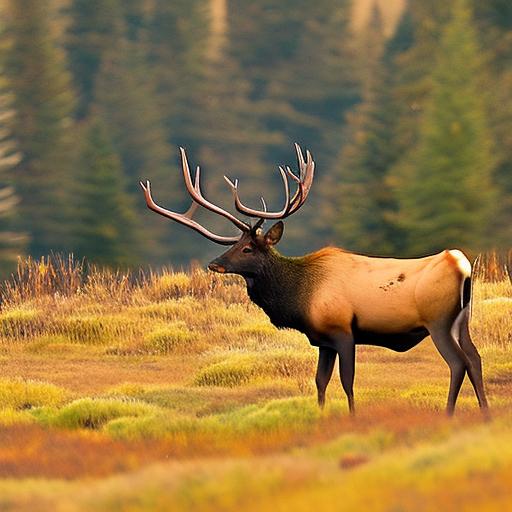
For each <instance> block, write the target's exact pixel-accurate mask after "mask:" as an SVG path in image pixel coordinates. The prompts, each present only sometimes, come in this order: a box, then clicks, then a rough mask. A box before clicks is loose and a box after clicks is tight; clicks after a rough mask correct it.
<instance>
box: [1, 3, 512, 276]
mask: <svg viewBox="0 0 512 512" xmlns="http://www.w3.org/2000/svg"><path fill="white" fill-rule="evenodd" d="M0 9H1V14H2V20H3V25H2V26H1V27H0V29H1V30H0V262H1V263H2V268H3V269H4V272H5V271H6V269H8V268H9V265H10V262H12V261H13V260H14V259H15V257H16V255H17V254H32V255H35V256H39V255H43V254H48V253H49V252H52V251H66V252H70V251H72V252H74V253H75V254H76V255H77V256H78V257H80V256H86V257H87V258H88V259H91V260H93V261H96V262H98V263H101V264H105V265H136V264H144V263H146V264H147V263H150V264H154V265H158V264H162V263H169V262H171V263H172V264H174V265H186V264H188V263H189V262H190V261H191V260H200V261H203V260H206V259H208V258H209V257H210V256H211V255H213V254H215V253H216V252H218V247H215V246H214V245H212V244H209V243H208V242H207V241H205V240H203V239H202V238H201V237H199V236H198V235H197V234H195V233H192V232H190V231H189V230H187V229H186V228H183V227H180V226H178V225H175V224H173V223H171V222H169V221H166V220H165V219H163V218H159V217H157V216H155V215H151V213H150V212H148V211H146V208H145V204H144V201H143V198H142V194H141V193H140V189H139V188H138V181H139V179H151V180H152V182H153V189H154V194H155V197H156V199H157V200H158V201H159V202H161V203H162V204H164V205H165V206H167V207H169V208H171V209H175V210H179V211H184V210H185V209H186V208H188V206H189V199H188V197H187V195H186V193H185V191H184V187H183V185H182V177H181V172H180V168H179V161H178V154H177V150H178V146H183V147H185V148H186V149H187V151H188V155H189V159H190V161H191V164H192V165H197V164H200V165H201V167H202V170H203V178H204V180H205V192H206V193H207V194H208V195H209V197H211V198H212V199H213V200H215V201H217V202H219V203H221V204H223V205H224V206H226V207H230V206H231V196H230V194H229V191H228V190H227V187H226V186H225V184H224V182H223V180H222V174H228V175H230V176H236V177H239V178H240V180H241V186H240V191H241V194H243V196H244V199H245V200H246V201H247V202H248V203H252V204H255V205H257V204H259V196H260V195H264V196H265V197H266V198H268V200H269V202H270V207H271V208H277V207H279V205H280V202H281V201H282V196H281V193H282V191H281V188H280V185H279V179H278V173H277V172H276V169H277V165H278V164H282V163H292V162H293V160H294V155H293V146H292V143H293V142H295V141H296V142H299V143H300V144H302V145H303V146H305V147H308V148H309V149H310V150H311V151H312V152H313V154H314V157H315V160H316V162H317V179H316V182H315V185H314V187H313V191H312V194H311V198H310V202H309V203H308V204H307V205H306V206H305V207H304V208H303V209H302V210H301V211H300V212H299V213H298V214H297V215H295V216H293V217H292V218H290V219H289V221H288V222H287V226H286V229H287V236H286V237H284V239H283V242H282V246H283V251H284V252H286V253H289V254H298V253H300V252H302V251H307V250H312V249H314V248H317V247H319V246H320V245H322V244H326V243H333V244H338V245H342V246H344V247H346V248H347V249H349V250H355V251H362V252H367V253H372V254H382V255H388V254H395V255H401V256H407V255H419V254H425V253H429V252H433V251H436V250H439V249H440V248H443V247H447V246H450V247H454V246H458V247H461V248H463V249H465V250H468V251H470V252H472V253H476V252H477V251H479V250H482V249H486V248H490V247H497V248H506V247H509V246H510V245H511V244H510V240H511V238H512V50H511V48H512V6H511V4H510V2H508V1H504V0H488V1H486V2H478V1H477V0H454V1H453V2H442V1H441V0H425V1H423V0H421V1H420V0H409V1H405V0H393V1H387V2H382V1H377V0H372V1H369V0H364V1H363V0H353V1H350V0H318V1H317V2H313V3H311V2H307V1H302V0H301V1H296V0H294V1H293V2H291V1H288V0H283V1H280V2H277V1H275V0H261V1H258V2H252V1H247V0H186V1H185V0H176V1H172V2H169V1H164V0H129V1H127V0H48V1H46V2H41V1H37V0H0ZM199 218H200V220H201V221H202V222H205V223H206V224H209V225H211V226H212V227H214V228H215V229H216V230H217V231H220V232H225V233H226V234H228V233H230V232H232V227H231V226H229V225H227V223H225V222H223V221H222V220H219V219H217V218H215V217H214V216H211V215H209V214H208V213H206V212H201V213H200V216H199Z"/></svg>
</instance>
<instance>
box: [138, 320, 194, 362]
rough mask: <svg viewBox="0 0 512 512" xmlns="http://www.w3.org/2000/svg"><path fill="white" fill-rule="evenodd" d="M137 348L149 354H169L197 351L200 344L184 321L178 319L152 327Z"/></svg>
mask: <svg viewBox="0 0 512 512" xmlns="http://www.w3.org/2000/svg"><path fill="white" fill-rule="evenodd" d="M137 348H138V349H139V350H141V351H143V352H147V353H150V354H171V353H189V352H197V351H200V350H201V348H202V345H201V344H199V343H198V342H197V335H194V333H192V332H191V331H190V330H189V329H188V328H187V326H186V324H185V322H182V321H178V322H172V323H170V324H167V325H165V326H160V327H158V328H156V329H154V330H153V331H151V332H150V333H148V334H147V335H146V336H145V338H144V341H143V342H142V343H141V344H139V345H138V347H137Z"/></svg>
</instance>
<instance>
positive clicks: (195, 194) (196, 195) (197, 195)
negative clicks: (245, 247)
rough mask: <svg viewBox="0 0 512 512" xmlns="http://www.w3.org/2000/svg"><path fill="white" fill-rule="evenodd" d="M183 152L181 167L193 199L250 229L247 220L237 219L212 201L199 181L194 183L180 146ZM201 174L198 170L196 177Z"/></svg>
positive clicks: (238, 225)
mask: <svg viewBox="0 0 512 512" xmlns="http://www.w3.org/2000/svg"><path fill="white" fill-rule="evenodd" d="M180 153H181V167H182V170H183V178H184V179H185V186H186V187H187V190H188V193H189V194H190V195H191V197H192V199H193V200H194V201H195V202H196V203H198V204H199V205H200V206H203V207H204V208H206V209H208V210H210V211H212V212H214V213H217V214H218V215H221V216H222V217H225V218H226V219H228V220H230V221H231V222H232V223H233V224H234V225H235V226H236V227H237V228H238V229H240V230H242V231H250V229H251V226H250V225H249V224H247V223H246V222H243V221H241V220H240V219H237V218H236V217H235V216H234V215H232V214H231V213H229V212H228V211H226V210H224V209H223V208H221V207H220V206H217V205H215V204H213V203H211V202H210V201H208V200H207V199H206V198H205V197H204V196H203V194H202V192H201V188H200V186H199V181H198V182H197V186H196V184H192V179H191V177H190V168H189V165H188V160H187V155H186V153H185V150H184V149H183V148H180ZM198 176H199V172H197V171H196V177H198Z"/></svg>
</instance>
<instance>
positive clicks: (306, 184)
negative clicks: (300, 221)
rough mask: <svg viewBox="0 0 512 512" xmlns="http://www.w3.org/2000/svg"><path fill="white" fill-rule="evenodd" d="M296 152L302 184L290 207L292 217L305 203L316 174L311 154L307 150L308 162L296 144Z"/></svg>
mask: <svg viewBox="0 0 512 512" xmlns="http://www.w3.org/2000/svg"><path fill="white" fill-rule="evenodd" d="M295 151H296V153H297V162H298V164H299V173H300V183H299V187H298V190H297V192H296V193H295V195H294V196H293V199H292V205H291V207H290V215H291V214H292V213H295V212H296V211H297V210H298V209H299V208H300V207H301V206H302V205H303V204H304V203H305V202H306V199H307V197H308V194H309V190H310V189H311V185H313V177H314V174H315V162H314V160H313V157H312V156H311V153H310V152H309V151H308V150H306V161H304V155H303V153H302V149H301V147H300V146H299V145H298V144H297V143H296V144H295Z"/></svg>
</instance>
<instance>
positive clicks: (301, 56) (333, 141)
mask: <svg viewBox="0 0 512 512" xmlns="http://www.w3.org/2000/svg"><path fill="white" fill-rule="evenodd" d="M230 16H231V20H232V21H231V22H230V26H231V27H232V31H233V48H234V49H235V50H236V52H235V57H236V59H237V60H238V61H239V62H240V64H241V67H242V70H243V72H244V75H245V76H246V77H247V78H248V79H249V81H250V82H251V85H252V91H251V94H250V98H251V99H252V100H253V101H257V102H258V104H259V110H260V116H262V121H263V126H265V127H266V129H268V130H271V131H274V132H278V133H281V134H282V139H283V141H284V142H283V143H282V144H280V145H279V146H278V147H272V148H269V150H268V151H267V157H266V160H267V162H268V165H269V167H271V166H272V167H274V166H275V165H276V164H277V163H283V162H289V161H290V150H289V148H290V144H291V143H293V142H299V143H300V144H301V145H302V146H303V147H304V146H307V147H308V149H310V150H311V151H312V153H313V156H314V158H315V162H316V164H317V178H316V182H315V186H314V189H313V191H312V194H311V196H310V199H309V201H308V207H309V208H310V211H312V210H311V209H313V210H315V211H317V212H320V213H321V214H319V215H315V216H311V215H310V216H308V217H307V218H308V220H307V221H305V220H304V219H305V218H306V217H304V218H301V214H303V212H304V211H306V209H304V210H303V211H301V212H300V213H299V214H297V215H296V216H294V217H293V218H291V219H290V220H289V222H288V223H287V237H286V238H285V240H283V243H284V246H285V250H289V249H291V250H292V251H293V252H301V251H303V250H306V249H307V248H311V246H312V245H320V244H321V243H322V242H325V238H327V237H330V235H331V230H330V226H331V222H326V221H325V218H326V216H325V215H324V214H322V210H323V209H324V204H325V203H326V200H325V198H326V194H328V192H329V184H328V183H327V182H326V183H324V178H325V177H326V176H328V175H329V174H330V173H332V172H334V170H335V169H336V168H337V167H338V161H337V156H338V154H339V149H340V147H341V146H342V144H343V133H342V130H341V128H342V126H343V123H344V115H345V113H346V112H347V110H348V109H349V108H351V107H352V106H353V105H354V104H355V103H356V102H357V100H358V90H357V80H356V73H355V72H354V53H353V45H352V42H351V41H352V34H351V31H350V16H351V3H350V2H348V1H347V2H345V1H343V2H339V1H334V0H321V1H319V2H314V3H312V2H307V1H300V2H297V1H282V2H278V3H276V2H273V1H271V0H263V1H261V2H251V1H248V0H247V1H242V2H236V3H234V4H233V5H232V7H231V12H230ZM305 222H306V224H305ZM306 232H307V233H308V236H307V237H305V236H304V234H305V233H306Z"/></svg>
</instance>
